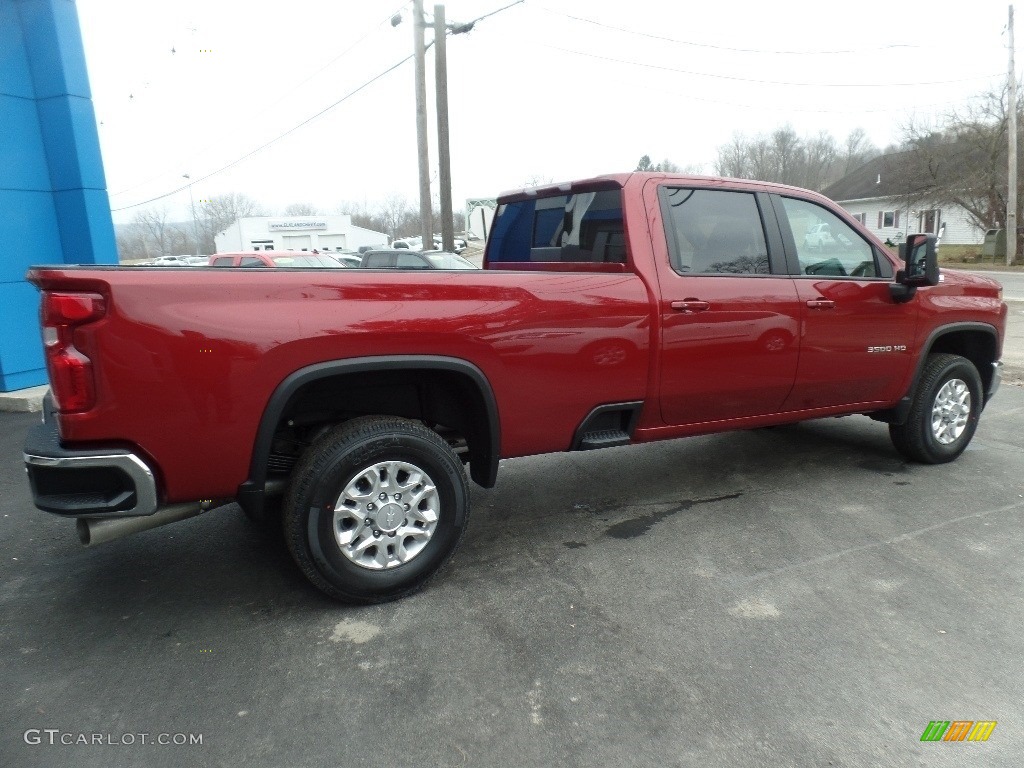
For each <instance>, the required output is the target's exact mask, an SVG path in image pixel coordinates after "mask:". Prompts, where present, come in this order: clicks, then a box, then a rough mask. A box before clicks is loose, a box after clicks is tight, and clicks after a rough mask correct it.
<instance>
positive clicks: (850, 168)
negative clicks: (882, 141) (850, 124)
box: [843, 128, 881, 176]
mask: <svg viewBox="0 0 1024 768" xmlns="http://www.w3.org/2000/svg"><path fill="white" fill-rule="evenodd" d="M879 154H881V153H880V152H879V150H878V147H876V146H875V145H874V144H872V143H871V142H870V141H868V135H867V133H865V132H864V129H863V128H854V129H853V130H852V131H850V135H849V136H847V137H846V145H845V152H844V154H843V175H844V176H845V175H846V174H848V173H853V172H854V171H855V170H857V169H858V168H860V167H861V166H862V165H864V163H866V162H867V161H868V160H873V159H875V158H876V157H878V155H879Z"/></svg>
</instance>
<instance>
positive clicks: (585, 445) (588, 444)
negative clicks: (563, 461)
mask: <svg viewBox="0 0 1024 768" xmlns="http://www.w3.org/2000/svg"><path fill="white" fill-rule="evenodd" d="M616 445H629V435H628V434H626V433H625V432H623V431H622V430H621V429H602V430H599V431H597V432H585V433H584V434H583V437H582V439H581V440H580V446H579V450H581V451H593V450H596V449H598V448H611V447H613V446H616Z"/></svg>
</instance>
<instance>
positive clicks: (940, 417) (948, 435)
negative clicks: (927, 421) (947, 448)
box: [932, 379, 971, 445]
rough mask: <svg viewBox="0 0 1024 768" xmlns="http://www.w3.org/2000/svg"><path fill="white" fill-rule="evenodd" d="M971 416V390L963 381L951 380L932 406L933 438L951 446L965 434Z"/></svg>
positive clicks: (941, 390)
mask: <svg viewBox="0 0 1024 768" xmlns="http://www.w3.org/2000/svg"><path fill="white" fill-rule="evenodd" d="M970 415H971V390H970V389H969V388H968V387H967V384H966V383H965V382H964V381H962V380H961V379H950V380H949V381H947V382H946V383H945V384H943V385H942V389H940V390H939V392H938V394H936V395H935V403H934V404H933V405H932V436H933V437H934V438H935V439H936V440H937V441H938V442H939V443H941V444H942V445H949V444H950V443H952V442H955V441H956V440H957V438H959V437H960V435H962V434H963V433H964V430H965V429H966V428H967V419H968V418H969V417H970Z"/></svg>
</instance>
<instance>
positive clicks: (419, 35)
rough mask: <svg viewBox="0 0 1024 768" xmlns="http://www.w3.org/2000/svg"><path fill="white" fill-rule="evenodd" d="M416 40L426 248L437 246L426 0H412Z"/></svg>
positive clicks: (422, 221) (422, 229)
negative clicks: (430, 150)
mask: <svg viewBox="0 0 1024 768" xmlns="http://www.w3.org/2000/svg"><path fill="white" fill-rule="evenodd" d="M412 15H413V19H412V30H413V42H414V47H415V52H416V143H417V149H418V154H419V170H420V233H421V235H422V237H423V250H429V249H430V248H433V247H434V225H433V222H432V221H431V209H432V206H431V204H430V158H429V157H428V155H427V64H426V58H427V48H426V45H425V44H424V42H423V29H424V27H425V24H424V22H423V0H413V8H412Z"/></svg>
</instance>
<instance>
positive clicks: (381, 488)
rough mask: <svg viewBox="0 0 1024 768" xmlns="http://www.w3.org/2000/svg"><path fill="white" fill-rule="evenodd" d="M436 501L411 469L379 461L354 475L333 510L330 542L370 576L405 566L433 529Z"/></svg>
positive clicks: (421, 475)
mask: <svg viewBox="0 0 1024 768" xmlns="http://www.w3.org/2000/svg"><path fill="white" fill-rule="evenodd" d="M440 512H441V499H440V497H439V496H438V493H437V488H436V487H435V484H434V482H433V481H432V480H431V479H430V476H429V475H428V474H427V473H426V472H424V471H423V470H422V469H420V468H419V467H417V466H416V465H415V464H409V463H408V462H404V461H382V462H380V463H378V464H374V465H373V466H370V467H367V468H366V469H363V470H360V471H359V472H357V473H356V474H355V475H354V476H353V477H352V479H351V480H349V482H348V484H347V485H346V486H345V490H343V491H342V492H341V496H339V497H338V500H337V501H336V502H335V504H334V538H335V540H336V541H337V542H338V548H339V549H340V550H341V553H342V554H343V555H345V557H347V558H348V559H349V560H351V561H352V562H353V563H355V564H356V565H358V566H360V567H361V568H367V569H369V570H373V571H379V570H382V569H384V568H394V567H395V566H399V565H402V564H403V563H407V562H409V561H410V560H412V559H413V558H414V557H416V556H417V555H418V554H419V553H420V552H422V551H423V548H424V547H425V546H426V545H427V543H428V542H429V541H430V539H431V537H432V536H433V535H434V531H435V530H436V529H437V521H438V517H439V515H440Z"/></svg>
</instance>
